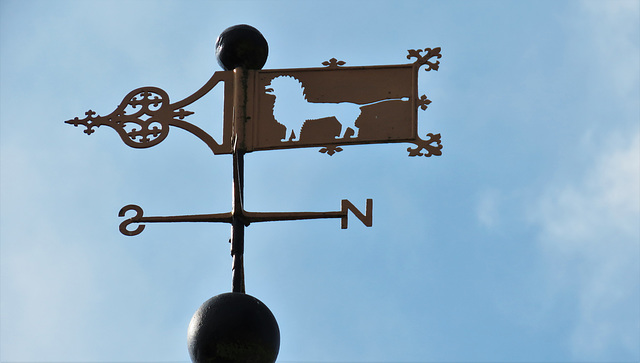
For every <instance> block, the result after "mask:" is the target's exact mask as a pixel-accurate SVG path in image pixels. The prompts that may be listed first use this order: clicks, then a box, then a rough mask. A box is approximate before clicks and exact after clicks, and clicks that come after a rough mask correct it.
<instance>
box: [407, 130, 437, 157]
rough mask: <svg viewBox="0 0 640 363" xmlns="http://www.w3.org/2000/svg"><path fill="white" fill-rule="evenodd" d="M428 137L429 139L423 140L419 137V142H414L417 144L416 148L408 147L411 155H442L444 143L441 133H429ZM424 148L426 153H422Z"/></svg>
mask: <svg viewBox="0 0 640 363" xmlns="http://www.w3.org/2000/svg"><path fill="white" fill-rule="evenodd" d="M427 137H429V139H427V140H422V139H420V138H418V141H417V142H414V144H416V145H417V147H416V148H410V147H409V148H407V151H408V152H409V156H423V155H424V156H426V157H429V156H432V155H437V156H439V155H442V151H441V150H442V144H440V134H432V133H428V134H427ZM433 143H435V145H433ZM422 150H426V152H425V153H422V152H421V151H422Z"/></svg>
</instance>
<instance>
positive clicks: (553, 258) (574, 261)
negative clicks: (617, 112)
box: [536, 133, 640, 360]
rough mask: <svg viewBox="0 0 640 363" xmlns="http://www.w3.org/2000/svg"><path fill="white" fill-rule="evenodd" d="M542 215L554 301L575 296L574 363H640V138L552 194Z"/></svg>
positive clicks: (604, 156)
mask: <svg viewBox="0 0 640 363" xmlns="http://www.w3.org/2000/svg"><path fill="white" fill-rule="evenodd" d="M619 144H620V143H619ZM619 144H618V145H619ZM536 213H537V217H536V219H537V221H538V222H539V223H540V226H541V233H540V235H539V242H540V245H541V247H542V250H543V251H544V256H545V259H546V260H545V262H546V265H545V266H546V267H547V268H548V269H549V270H548V272H549V276H550V278H551V279H553V281H552V282H551V284H550V286H551V290H552V291H553V294H554V296H553V299H564V298H567V297H568V296H569V295H567V294H571V293H572V292H576V293H577V295H576V296H569V297H568V298H569V299H570V300H571V301H572V302H571V304H573V305H574V309H575V316H574V319H575V325H574V326H573V331H572V336H571V339H570V344H571V350H572V353H573V355H574V356H575V358H576V359H582V360H584V359H612V358H617V357H618V358H619V356H618V355H617V354H625V355H623V356H622V357H629V355H631V356H634V357H635V358H638V357H639V356H640V351H639V350H638V345H637V342H638V341H639V340H640V329H639V328H640V315H639V313H640V312H639V311H638V306H639V304H640V301H639V300H640V291H639V286H640V134H638V133H636V134H635V135H633V136H632V137H631V141H627V142H626V144H622V146H620V147H619V148H618V149H614V150H613V151H612V152H609V153H607V154H602V155H601V156H600V157H599V158H598V159H597V160H595V162H594V164H593V165H592V167H590V168H589V169H588V170H587V172H586V173H585V174H584V175H583V177H582V179H581V180H578V181H575V182H572V183H567V184H565V185H561V186H554V187H550V188H549V189H548V190H547V191H546V193H545V194H544V195H543V197H542V198H541V200H540V203H539V205H538V206H537V209H536Z"/></svg>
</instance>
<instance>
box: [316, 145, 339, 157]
mask: <svg viewBox="0 0 640 363" xmlns="http://www.w3.org/2000/svg"><path fill="white" fill-rule="evenodd" d="M342 150H343V149H342V148H341V147H340V146H337V145H328V146H325V147H323V148H322V149H320V150H318V151H320V152H321V153H323V154H325V153H326V154H327V155H329V156H331V155H333V154H335V153H339V152H340V151H342Z"/></svg>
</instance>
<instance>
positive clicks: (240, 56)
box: [216, 24, 269, 71]
mask: <svg viewBox="0 0 640 363" xmlns="http://www.w3.org/2000/svg"><path fill="white" fill-rule="evenodd" d="M268 54H269V46H268V45H267V40H266V39H264V36H262V34H261V33H260V32H259V31H258V29H256V28H254V27H252V26H250V25H244V24H243V25H234V26H232V27H229V28H227V29H225V30H224V31H223V32H222V33H221V34H220V36H218V40H216V58H218V64H220V67H222V68H223V69H224V70H225V71H228V70H231V69H234V68H237V67H243V68H245V69H262V67H263V66H264V64H265V63H266V62H267V55H268Z"/></svg>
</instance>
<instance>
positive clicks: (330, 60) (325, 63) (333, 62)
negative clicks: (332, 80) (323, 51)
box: [322, 58, 347, 68]
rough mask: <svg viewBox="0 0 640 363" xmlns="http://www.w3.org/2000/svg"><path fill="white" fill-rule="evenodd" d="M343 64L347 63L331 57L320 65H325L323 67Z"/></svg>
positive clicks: (336, 66) (334, 66)
mask: <svg viewBox="0 0 640 363" xmlns="http://www.w3.org/2000/svg"><path fill="white" fill-rule="evenodd" d="M345 64H347V62H345V61H339V60H337V59H335V58H331V59H329V60H328V61H324V62H322V65H323V66H325V67H328V68H338V67H340V66H343V65H345Z"/></svg>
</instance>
